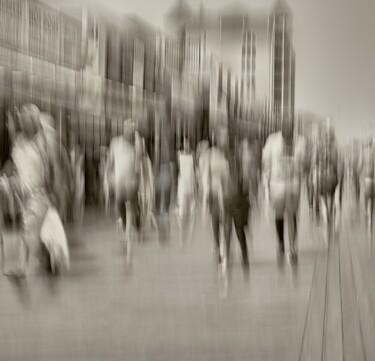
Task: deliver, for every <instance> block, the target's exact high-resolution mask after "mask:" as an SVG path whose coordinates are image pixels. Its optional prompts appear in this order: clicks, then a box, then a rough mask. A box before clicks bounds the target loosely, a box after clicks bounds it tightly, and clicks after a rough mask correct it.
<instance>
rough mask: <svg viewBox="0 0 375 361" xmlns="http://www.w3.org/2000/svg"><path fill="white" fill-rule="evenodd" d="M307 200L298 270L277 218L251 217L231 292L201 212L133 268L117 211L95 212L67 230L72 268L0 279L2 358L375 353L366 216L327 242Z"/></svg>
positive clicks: (147, 247) (150, 245)
mask: <svg viewBox="0 0 375 361" xmlns="http://www.w3.org/2000/svg"><path fill="white" fill-rule="evenodd" d="M302 208H303V209H302V211H301V217H300V218H301V222H300V231H299V239H300V257H299V263H298V266H297V267H296V268H291V267H290V266H289V265H288V263H287V262H285V264H284V266H283V267H278V266H277V264H276V257H275V239H276V238H275V237H276V236H275V231H274V226H273V224H268V223H267V222H266V221H265V220H264V218H263V217H261V216H260V215H256V216H255V217H254V231H253V233H254V242H253V251H252V254H251V275H250V279H249V280H245V279H244V277H243V275H242V270H241V265H240V256H239V247H238V245H237V243H236V239H235V237H234V242H233V250H234V259H233V272H232V276H231V282H230V288H229V294H228V298H227V299H221V298H220V297H219V294H220V284H219V281H218V272H217V268H216V267H215V265H214V262H213V255H212V242H211V239H212V237H211V233H210V228H209V226H207V225H205V223H204V221H203V220H202V219H201V218H200V217H198V220H197V224H196V231H195V234H194V238H193V242H192V243H191V244H188V245H185V246H184V247H183V248H181V247H180V245H179V243H178V234H177V228H176V226H175V225H174V226H173V227H172V234H171V242H170V244H169V245H168V246H166V247H162V248H158V246H157V243H156V240H155V234H154V232H153V231H152V230H150V231H149V232H148V234H147V239H146V241H145V243H144V244H137V245H136V246H135V248H134V265H133V267H132V269H129V268H127V267H126V264H125V256H124V254H123V252H122V249H121V247H120V244H119V242H118V241H119V235H118V233H117V231H116V229H115V227H114V224H113V221H105V220H103V219H102V218H100V216H99V213H98V212H97V211H88V212H87V217H86V220H85V224H84V225H83V228H82V230H81V231H80V232H79V233H77V234H75V235H74V234H71V237H70V238H71V256H72V269H71V271H70V273H69V274H66V275H64V276H63V277H61V278H60V279H59V280H53V279H50V278H48V277H45V276H42V275H39V274H37V273H35V272H32V273H31V274H30V276H29V277H28V279H27V281H24V282H21V283H14V282H11V281H10V280H9V279H7V278H4V277H2V278H0V290H1V291H0V320H1V323H0V360H4V361H6V360H48V361H51V360H64V361H65V360H130V361H132V360H147V361H148V360H160V361H168V360H171V361H176V360H178V361H183V360H192V361H193V360H194V361H195V360H215V361H216V360H223V361H224V360H225V361H226V360H278V361H281V360H288V361H289V360H300V359H303V360H318V359H319V360H322V359H324V360H336V359H343V355H345V360H372V359H375V352H374V349H373V339H374V338H373V335H374V333H373V331H374V318H373V315H374V314H375V313H374V312H373V311H375V308H374V306H375V287H374V282H373V277H372V275H373V272H374V270H375V262H374V261H373V260H372V259H371V257H369V253H368V252H367V249H366V242H365V237H364V232H363V224H361V223H358V222H354V221H350V222H349V221H347V222H345V225H344V226H343V230H342V232H341V235H340V242H338V243H336V244H335V245H333V246H332V247H331V249H330V250H329V251H327V250H326V249H325V248H324V247H323V245H322V243H321V241H320V240H319V237H318V236H317V234H318V233H317V231H316V229H315V228H313V227H312V226H311V225H310V223H309V221H308V218H307V216H306V215H307V213H306V210H305V207H302ZM347 213H349V212H347ZM352 214H354V212H350V213H349V214H346V215H345V217H346V219H347V218H348V217H349V216H350V218H353V216H352ZM355 234H356V235H357V237H354V235H355ZM12 238H13V236H11V235H9V234H6V235H5V241H6V251H7V260H10V259H11V257H12V253H14V250H12V247H10V245H11V243H12ZM371 332H372V333H371ZM371 335H372V336H371ZM371 337H372V340H371Z"/></svg>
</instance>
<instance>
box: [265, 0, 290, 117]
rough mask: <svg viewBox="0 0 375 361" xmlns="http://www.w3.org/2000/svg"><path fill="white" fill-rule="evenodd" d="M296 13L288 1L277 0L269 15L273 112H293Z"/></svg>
mask: <svg viewBox="0 0 375 361" xmlns="http://www.w3.org/2000/svg"><path fill="white" fill-rule="evenodd" d="M292 31H293V14H292V11H291V9H290V7H289V6H288V4H287V3H286V2H285V0H277V2H276V3H275V4H274V6H273V8H272V11H271V14H270V17H269V35H270V57H271V61H270V74H271V77H270V89H271V107H272V109H273V111H274V112H276V113H278V114H283V113H285V112H287V113H289V114H293V113H294V85H295V83H294V79H295V52H294V48H293V43H292Z"/></svg>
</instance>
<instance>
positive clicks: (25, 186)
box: [12, 136, 45, 195]
mask: <svg viewBox="0 0 375 361" xmlns="http://www.w3.org/2000/svg"><path fill="white" fill-rule="evenodd" d="M12 159H13V161H14V164H15V166H16V169H17V173H18V177H19V182H20V187H21V190H22V192H23V193H25V194H26V195H31V194H32V193H33V192H35V191H37V190H40V189H41V188H43V187H44V185H45V169H44V163H43V158H42V156H41V154H40V151H39V149H38V147H37V145H36V143H35V141H34V140H27V139H25V138H24V137H23V136H20V137H19V138H17V140H16V142H15V144H14V147H13V150H12Z"/></svg>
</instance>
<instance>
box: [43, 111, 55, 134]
mask: <svg viewBox="0 0 375 361" xmlns="http://www.w3.org/2000/svg"><path fill="white" fill-rule="evenodd" d="M40 122H41V125H42V128H43V130H44V131H48V130H53V129H56V128H55V120H54V119H53V116H52V115H51V114H49V113H41V114H40Z"/></svg>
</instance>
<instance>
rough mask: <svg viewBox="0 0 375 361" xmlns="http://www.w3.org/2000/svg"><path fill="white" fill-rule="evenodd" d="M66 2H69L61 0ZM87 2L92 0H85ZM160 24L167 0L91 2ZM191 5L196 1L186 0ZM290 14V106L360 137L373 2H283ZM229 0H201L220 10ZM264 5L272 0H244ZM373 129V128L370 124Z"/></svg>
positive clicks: (369, 86)
mask: <svg viewBox="0 0 375 361" xmlns="http://www.w3.org/2000/svg"><path fill="white" fill-rule="evenodd" d="M65 1H66V2H69V0H65ZM89 2H90V3H92V0H90V1H89ZM95 2H96V3H100V4H101V6H103V7H104V6H110V7H112V8H113V9H115V10H116V11H119V12H125V13H137V14H139V15H140V16H141V17H143V18H144V19H145V20H147V21H148V22H150V23H152V24H154V25H156V26H158V27H160V28H162V27H163V23H164V14H165V13H166V11H167V10H168V9H169V8H170V7H171V6H172V4H173V2H174V1H173V0H106V1H105V2H104V0H103V1H100V0H95ZM188 2H189V3H190V5H191V6H192V7H197V8H198V6H199V4H200V0H188ZM287 2H288V3H289V5H290V6H291V8H292V10H293V13H294V35H293V39H294V46H295V50H296V89H295V91H296V109H297V110H298V109H302V110H307V111H310V112H314V113H317V114H318V115H322V116H324V115H327V114H329V115H331V117H332V119H333V123H334V124H335V125H336V129H337V135H338V137H339V139H340V140H342V141H346V140H348V139H349V138H350V137H363V136H364V135H365V134H366V132H368V130H369V123H370V122H375V21H374V20H373V17H374V15H375V0H287ZM230 3H233V1H231V0H206V1H204V4H205V6H206V7H207V8H209V9H213V10H216V9H220V8H221V7H224V6H227V5H229V4H230ZM243 3H244V4H246V6H248V7H249V8H255V9H256V8H258V9H259V8H260V9H265V10H267V9H269V7H270V5H271V4H272V3H273V0H248V1H246V0H245V1H244V2H243ZM373 129H374V131H375V126H373Z"/></svg>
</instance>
